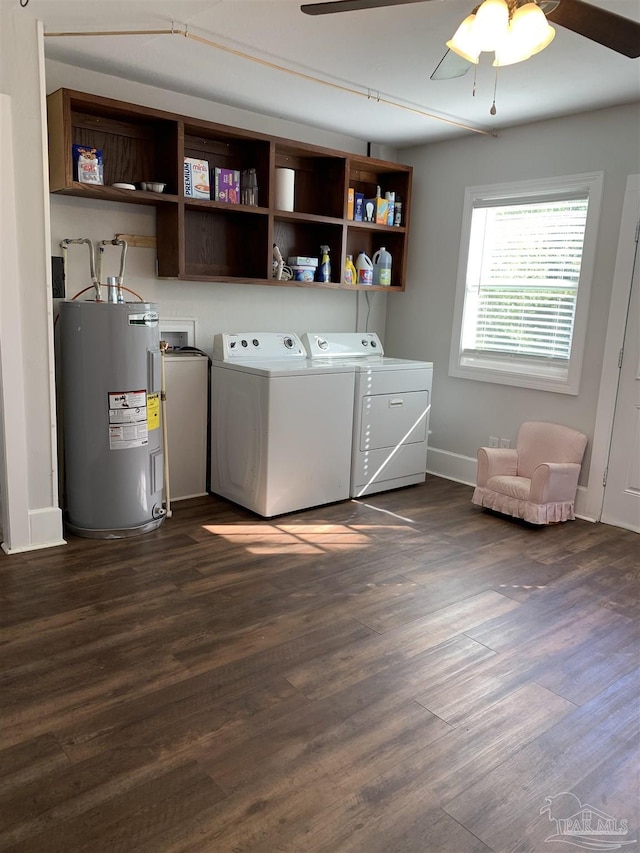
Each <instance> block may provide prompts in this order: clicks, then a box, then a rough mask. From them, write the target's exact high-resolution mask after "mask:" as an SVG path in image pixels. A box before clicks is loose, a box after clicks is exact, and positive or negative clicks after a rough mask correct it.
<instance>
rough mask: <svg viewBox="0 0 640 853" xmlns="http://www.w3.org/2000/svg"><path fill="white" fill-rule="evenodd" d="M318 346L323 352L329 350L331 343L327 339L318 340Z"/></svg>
mask: <svg viewBox="0 0 640 853" xmlns="http://www.w3.org/2000/svg"><path fill="white" fill-rule="evenodd" d="M317 344H318V349H321V350H325V349H329V342H328V341H327V340H326V339H325V338H318V341H317Z"/></svg>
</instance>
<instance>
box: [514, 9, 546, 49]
mask: <svg viewBox="0 0 640 853" xmlns="http://www.w3.org/2000/svg"><path fill="white" fill-rule="evenodd" d="M509 29H510V31H511V33H512V35H513V38H514V39H516V40H517V42H518V44H521V45H522V49H523V50H528V51H529V56H533V54H534V53H540V51H541V50H544V48H545V47H547V46H548V45H549V44H551V42H552V41H553V39H554V36H555V34H556V31H555V30H554V29H553V27H551V26H549V22H548V21H547V19H546V17H545V14H544V12H543V11H542V9H541V8H540V6H538V4H537V3H533V2H531V3H525V4H524V6H519V7H518V8H517V9H516V10H515V12H514V13H513V17H512V19H511V24H510V27H509Z"/></svg>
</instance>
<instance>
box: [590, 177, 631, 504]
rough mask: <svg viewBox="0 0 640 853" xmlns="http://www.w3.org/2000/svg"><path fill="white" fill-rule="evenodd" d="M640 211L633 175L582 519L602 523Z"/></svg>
mask: <svg viewBox="0 0 640 853" xmlns="http://www.w3.org/2000/svg"><path fill="white" fill-rule="evenodd" d="M639 208H640V175H629V177H628V178H627V188H626V192H625V196H624V204H623V208H622V216H621V219H620V236H619V239H618V251H617V254H616V266H615V271H614V274H613V285H612V288H611V302H610V303H609V321H608V324H607V337H606V340H605V346H604V358H603V362H602V374H601V377H600V391H599V394H598V407H597V411H596V422H595V427H594V431H593V447H592V451H591V465H590V466H589V482H588V485H587V489H586V498H585V501H584V503H583V507H582V512H581V516H583V517H584V518H589V519H592V520H593V521H600V518H601V516H602V504H603V502H604V473H605V470H606V467H607V460H608V458H609V447H610V445H611V435H612V432H613V417H614V414H615V406H616V395H617V390H618V379H619V375H620V368H619V366H618V362H619V357H620V350H621V349H622V344H623V341H624V332H625V324H626V320H627V311H628V307H629V294H630V292H631V280H632V275H633V262H634V257H635V251H636V248H635V247H636V229H637V227H638V211H639Z"/></svg>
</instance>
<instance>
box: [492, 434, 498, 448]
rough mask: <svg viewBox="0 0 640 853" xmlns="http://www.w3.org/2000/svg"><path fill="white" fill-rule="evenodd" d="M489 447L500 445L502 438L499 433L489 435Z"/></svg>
mask: <svg viewBox="0 0 640 853" xmlns="http://www.w3.org/2000/svg"><path fill="white" fill-rule="evenodd" d="M489 447H500V439H499V438H498V436H497V435H490V436H489Z"/></svg>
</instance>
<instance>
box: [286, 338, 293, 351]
mask: <svg viewBox="0 0 640 853" xmlns="http://www.w3.org/2000/svg"><path fill="white" fill-rule="evenodd" d="M284 345H285V346H286V348H287V349H293V347H294V343H293V338H285V339H284Z"/></svg>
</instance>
